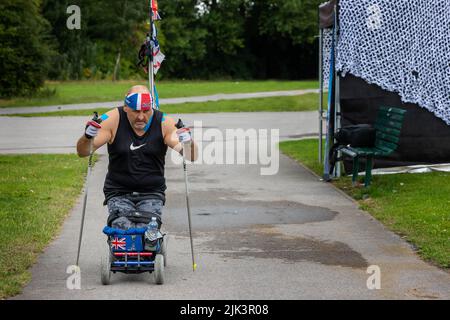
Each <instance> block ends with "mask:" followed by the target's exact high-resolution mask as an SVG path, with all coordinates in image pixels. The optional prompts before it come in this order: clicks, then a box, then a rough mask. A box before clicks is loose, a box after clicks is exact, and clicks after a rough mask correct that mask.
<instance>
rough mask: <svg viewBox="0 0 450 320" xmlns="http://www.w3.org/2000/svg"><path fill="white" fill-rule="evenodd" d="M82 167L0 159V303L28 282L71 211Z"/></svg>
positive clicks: (63, 159)
mask: <svg viewBox="0 0 450 320" xmlns="http://www.w3.org/2000/svg"><path fill="white" fill-rule="evenodd" d="M86 168H87V159H86V158H85V159H81V158H78V156H76V155H53V154H52V155H1V156H0V172H2V174H1V175H0V252H1V255H0V299H4V298H6V297H9V296H13V295H16V294H18V293H20V291H21V288H22V286H23V285H24V284H26V283H27V282H28V281H29V280H30V277H31V275H30V272H29V271H28V269H29V268H30V267H31V266H32V264H33V263H34V262H35V261H36V258H37V256H38V254H39V253H41V252H42V250H43V249H44V248H45V247H46V245H47V244H48V243H49V242H50V241H51V240H52V239H53V238H54V236H55V235H56V234H57V233H58V231H59V228H60V226H61V224H62V222H63V220H64V218H65V217H66V215H67V214H68V212H69V211H70V210H71V209H72V207H73V206H74V204H75V201H76V199H77V197H78V196H79V194H80V191H81V189H82V186H83V183H84V176H85V173H86Z"/></svg>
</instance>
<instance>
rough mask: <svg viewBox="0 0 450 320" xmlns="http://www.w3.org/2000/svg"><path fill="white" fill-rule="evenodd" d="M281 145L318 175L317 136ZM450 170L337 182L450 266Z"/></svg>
mask: <svg viewBox="0 0 450 320" xmlns="http://www.w3.org/2000/svg"><path fill="white" fill-rule="evenodd" d="M280 149H281V150H282V151H283V152H284V153H285V154H286V155H288V156H290V157H292V158H294V159H296V160H298V161H299V162H301V163H302V164H304V165H305V166H306V167H308V168H310V169H311V170H312V171H314V172H316V173H317V174H318V175H320V176H321V175H322V168H323V167H322V166H321V165H320V164H318V156H317V153H318V141H317V139H308V140H299V141H286V142H281V143H280ZM449 179H450V173H444V172H432V173H422V174H392V175H382V176H379V175H375V176H373V180H372V184H371V186H370V187H369V188H363V187H353V186H352V184H351V177H342V178H340V179H339V180H337V181H333V184H334V185H335V186H336V187H338V188H340V189H342V190H343V191H345V192H346V193H347V194H349V195H350V196H352V197H353V198H354V199H356V200H357V201H358V203H359V204H360V207H361V209H363V210H366V211H368V212H369V213H370V214H372V215H373V216H374V217H375V218H376V219H378V220H379V221H381V222H382V223H383V224H385V225H386V226H387V227H388V228H390V229H391V230H392V231H394V232H396V233H398V234H400V235H401V236H403V237H405V239H406V240H407V241H409V242H410V243H412V244H413V245H414V246H415V247H416V248H417V250H418V253H419V254H420V256H421V257H422V258H423V259H425V260H427V261H429V262H432V263H434V264H436V265H438V266H440V267H442V268H447V269H448V268H450V210H449V208H450V183H448V181H449Z"/></svg>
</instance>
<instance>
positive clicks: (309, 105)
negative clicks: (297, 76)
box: [9, 93, 319, 117]
mask: <svg viewBox="0 0 450 320" xmlns="http://www.w3.org/2000/svg"><path fill="white" fill-rule="evenodd" d="M318 97H319V95H318V94H316V93H308V94H305V95H300V96H290V97H270V98H255V99H240V100H220V101H211V102H189V103H182V104H171V105H170V104H169V105H161V111H164V112H166V113H169V114H171V113H199V112H256V111H273V112H275V111H277V112H281V111H313V110H316V109H317V103H318ZM111 108H113V106H111ZM111 108H106V109H102V108H100V109H91V110H66V111H55V112H43V113H27V114H12V115H9V116H18V117H48V116H89V115H92V113H93V112H94V111H97V112H99V113H100V114H102V113H105V112H106V111H108V110H110V109H111Z"/></svg>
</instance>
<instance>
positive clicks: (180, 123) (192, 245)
mask: <svg viewBox="0 0 450 320" xmlns="http://www.w3.org/2000/svg"><path fill="white" fill-rule="evenodd" d="M175 127H176V128H177V129H181V128H184V124H183V122H182V121H181V119H178V122H177V124H176V125H175ZM185 151H186V149H185V148H184V143H183V170H184V184H185V187H186V207H187V214H188V225H189V238H190V240H191V255H192V271H195V269H197V264H196V263H195V259H194V243H193V240H192V224H191V206H190V204H189V188H188V176H187V169H186V160H185V159H184V156H185V154H186V152H185Z"/></svg>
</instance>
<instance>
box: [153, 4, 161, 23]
mask: <svg viewBox="0 0 450 320" xmlns="http://www.w3.org/2000/svg"><path fill="white" fill-rule="evenodd" d="M151 1H152V4H151V6H152V20H153V21H155V20H161V17H160V16H159V13H158V2H157V1H156V0H151Z"/></svg>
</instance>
